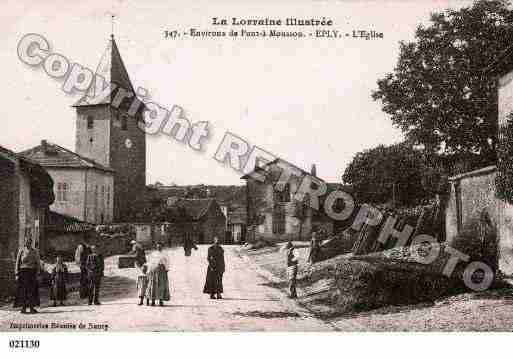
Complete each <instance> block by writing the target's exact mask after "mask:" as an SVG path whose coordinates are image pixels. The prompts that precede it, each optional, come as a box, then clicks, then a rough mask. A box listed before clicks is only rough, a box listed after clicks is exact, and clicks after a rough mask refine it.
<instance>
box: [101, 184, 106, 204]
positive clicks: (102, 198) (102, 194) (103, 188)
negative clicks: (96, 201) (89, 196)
mask: <svg viewBox="0 0 513 359" xmlns="http://www.w3.org/2000/svg"><path fill="white" fill-rule="evenodd" d="M100 203H101V206H102V207H104V206H105V186H104V185H102V191H101V194H100Z"/></svg>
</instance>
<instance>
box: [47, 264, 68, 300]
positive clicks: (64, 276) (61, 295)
mask: <svg viewBox="0 0 513 359" xmlns="http://www.w3.org/2000/svg"><path fill="white" fill-rule="evenodd" d="M51 279H52V290H51V293H50V299H52V300H53V306H54V307H56V306H57V301H59V303H60V305H64V301H65V300H66V298H67V296H68V292H67V290H66V283H67V281H68V267H67V266H66V264H64V262H63V261H62V257H60V256H59V257H57V263H56V264H55V267H53V270H52V276H51Z"/></svg>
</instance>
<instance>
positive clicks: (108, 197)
mask: <svg viewBox="0 0 513 359" xmlns="http://www.w3.org/2000/svg"><path fill="white" fill-rule="evenodd" d="M109 207H110V187H109V186H107V210H108V209H109Z"/></svg>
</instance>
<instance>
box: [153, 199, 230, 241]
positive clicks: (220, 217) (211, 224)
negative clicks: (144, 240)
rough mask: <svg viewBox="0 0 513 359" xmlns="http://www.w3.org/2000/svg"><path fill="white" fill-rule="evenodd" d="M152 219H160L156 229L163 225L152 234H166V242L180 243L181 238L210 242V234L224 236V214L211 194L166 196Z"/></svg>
mask: <svg viewBox="0 0 513 359" xmlns="http://www.w3.org/2000/svg"><path fill="white" fill-rule="evenodd" d="M155 222H159V223H160V224H159V226H160V227H159V226H157V228H156V230H157V231H158V230H159V228H160V229H161V232H162V228H165V230H164V233H156V235H157V236H158V237H160V238H166V239H167V241H168V244H169V245H176V244H178V245H181V244H182V243H183V241H184V239H190V240H192V241H193V242H194V243H197V244H205V243H213V242H214V237H218V238H219V239H220V240H222V241H223V240H224V238H225V228H226V217H225V215H224V214H223V212H222V210H221V207H220V206H219V204H218V202H217V201H216V200H215V199H214V198H202V199H190V198H178V197H171V198H168V199H167V201H166V203H165V206H164V209H163V210H162V211H161V213H160V214H159V215H158V216H157V217H156V218H155ZM162 226H164V227H162Z"/></svg>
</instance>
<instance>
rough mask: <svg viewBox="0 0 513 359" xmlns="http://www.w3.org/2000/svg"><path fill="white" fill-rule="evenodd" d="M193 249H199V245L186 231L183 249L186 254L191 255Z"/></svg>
mask: <svg viewBox="0 0 513 359" xmlns="http://www.w3.org/2000/svg"><path fill="white" fill-rule="evenodd" d="M193 249H194V250H195V251H197V250H198V247H197V246H196V244H195V243H194V241H193V240H192V238H191V236H190V235H189V234H188V233H185V234H184V237H183V250H184V252H185V256H186V257H190V256H191V253H192V250H193Z"/></svg>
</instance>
